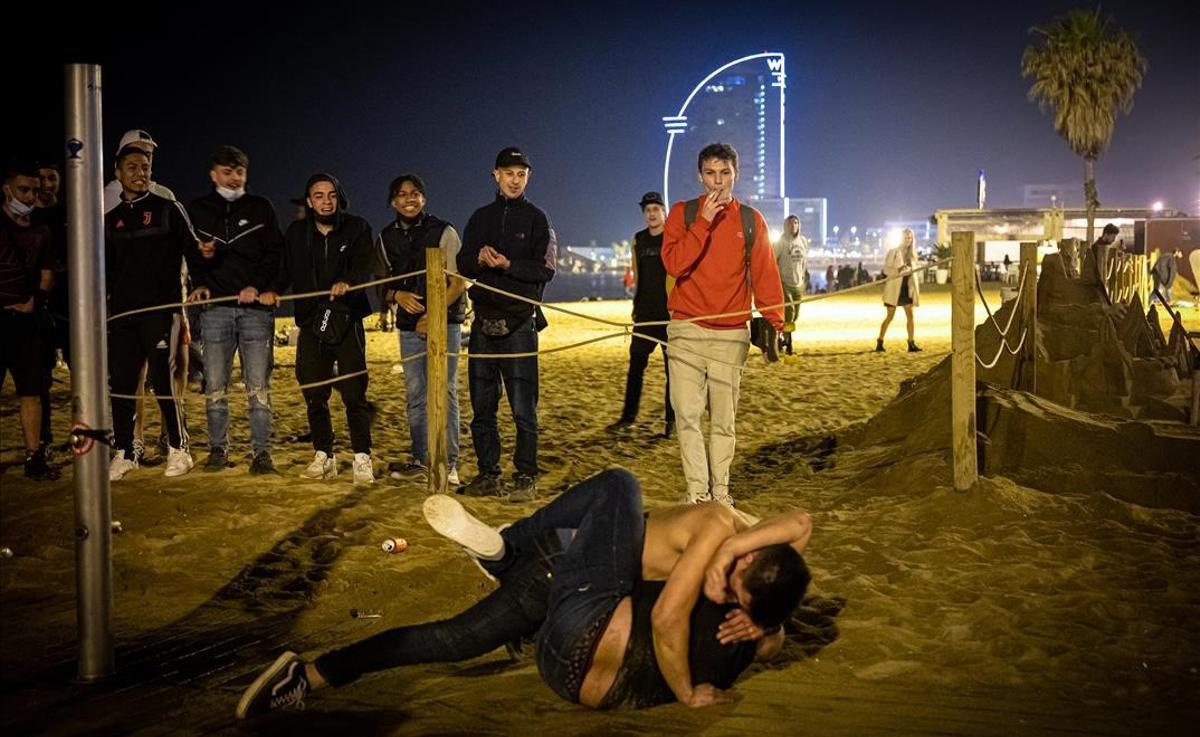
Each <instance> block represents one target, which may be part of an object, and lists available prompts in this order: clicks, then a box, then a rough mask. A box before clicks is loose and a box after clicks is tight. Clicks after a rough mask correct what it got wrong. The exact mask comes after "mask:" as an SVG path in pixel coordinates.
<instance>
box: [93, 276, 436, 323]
mask: <svg viewBox="0 0 1200 737" xmlns="http://www.w3.org/2000/svg"><path fill="white" fill-rule="evenodd" d="M424 273H425V270H424V269H421V270H420V271H413V272H410V273H408V274H399V275H397V276H388V277H384V278H383V279H375V280H374V281H368V282H363V283H362V284H354V285H352V286H351V287H350V289H349V291H351V292H355V291H358V290H359V289H367V288H369V287H375V286H379V285H380V284H387V283H388V282H393V281H399V280H401V279H408V278H409V277H413V276H420V275H421V274H424ZM330 294H332V291H331V290H329V289H326V290H324V291H319V292H301V293H300V294H284V295H280V296H279V297H277V298H276V300H275V301H276V302H290V301H291V300H295V299H308V298H310V297H323V296H326V295H330ZM237 299H238V295H236V294H231V295H229V296H228V297H211V298H209V299H198V300H195V301H192V302H189V301H187V300H186V299H185V300H183V301H182V302H168V303H165V304H161V305H154V306H152V307H139V308H138V309H136V310H126V311H125V312H118V313H117V314H115V315H113V316H112V317H110V318H108V321H109V322H112V321H113V320H117V319H120V318H122V317H130V316H131V315H141V314H144V313H147V312H157V311H158V310H173V309H176V308H179V309H182V308H185V307H199V306H202V305H211V304H220V303H223V302H236V301H237Z"/></svg>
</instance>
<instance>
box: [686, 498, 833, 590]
mask: <svg viewBox="0 0 1200 737" xmlns="http://www.w3.org/2000/svg"><path fill="white" fill-rule="evenodd" d="M811 536H812V518H811V517H809V516H808V512H803V511H796V512H789V513H787V514H781V515H779V516H777V517H772V518H771V519H768V520H764V521H762V522H759V523H758V524H756V525H754V526H752V527H747V528H746V529H744V530H741V531H739V532H738V533H737V534H736V535H733V536H732V537H730V538H729V539H727V540H725V541H724V542H723V543H722V544H721V546H720V547H719V548H718V550H717V551H716V554H715V555H714V556H713V559H712V562H711V563H710V564H709V566H708V571H707V572H706V574H705V582H704V595H705V596H707V597H708V598H709V599H710V600H712V601H714V602H716V603H718V604H721V603H724V602H726V601H728V598H729V592H728V591H727V589H726V581H727V577H728V575H729V568H730V566H732V565H733V562H734V561H735V560H737V558H738V557H739V556H742V555H745V554H746V553H750V552H753V551H755V550H760V549H762V548H765V547H767V546H769V545H779V544H781V543H782V544H785V545H791V546H792V547H793V548H795V550H796V552H797V553H803V552H804V548H805V547H806V546H807V545H808V539H809V538H810V537H811Z"/></svg>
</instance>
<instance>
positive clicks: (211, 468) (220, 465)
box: [201, 448, 229, 473]
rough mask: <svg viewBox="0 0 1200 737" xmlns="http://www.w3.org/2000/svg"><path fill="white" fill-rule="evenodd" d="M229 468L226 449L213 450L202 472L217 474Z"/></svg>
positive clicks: (205, 461) (209, 453)
mask: <svg viewBox="0 0 1200 737" xmlns="http://www.w3.org/2000/svg"><path fill="white" fill-rule="evenodd" d="M227 468H229V454H228V453H227V452H226V451H225V449H224V448H213V449H212V450H210V451H209V452H208V458H206V459H205V460H204V465H203V466H202V467H201V470H202V471H204V472H205V473H215V472H216V471H224V470H225V469H227Z"/></svg>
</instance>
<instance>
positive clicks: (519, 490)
mask: <svg viewBox="0 0 1200 737" xmlns="http://www.w3.org/2000/svg"><path fill="white" fill-rule="evenodd" d="M535 499H537V476H532V475H530V474H527V473H518V474H514V475H513V480H512V486H511V487H510V489H509V492H508V500H509V501H510V502H513V503H520V502H532V501H534V500H535Z"/></svg>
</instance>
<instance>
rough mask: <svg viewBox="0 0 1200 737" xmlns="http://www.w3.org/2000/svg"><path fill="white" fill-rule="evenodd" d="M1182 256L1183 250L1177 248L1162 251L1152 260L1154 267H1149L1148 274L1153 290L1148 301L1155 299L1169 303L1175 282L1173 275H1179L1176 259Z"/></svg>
mask: <svg viewBox="0 0 1200 737" xmlns="http://www.w3.org/2000/svg"><path fill="white" fill-rule="evenodd" d="M1182 257H1183V250H1182V249H1179V248H1174V249H1171V250H1170V251H1164V252H1163V253H1162V254H1160V255H1159V257H1158V258H1157V259H1156V260H1155V261H1154V267H1153V268H1152V269H1151V273H1150V275H1151V276H1152V277H1153V278H1154V292H1153V293H1152V294H1151V295H1150V301H1151V302H1153V301H1154V300H1156V299H1161V300H1165V301H1166V304H1168V305H1170V304H1171V287H1172V286H1173V285H1174V284H1175V277H1176V276H1178V275H1179V265H1178V263H1177V261H1178V259H1180V258H1182Z"/></svg>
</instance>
